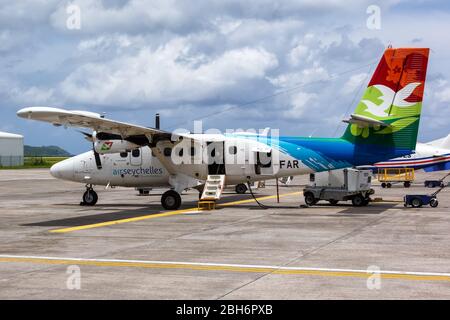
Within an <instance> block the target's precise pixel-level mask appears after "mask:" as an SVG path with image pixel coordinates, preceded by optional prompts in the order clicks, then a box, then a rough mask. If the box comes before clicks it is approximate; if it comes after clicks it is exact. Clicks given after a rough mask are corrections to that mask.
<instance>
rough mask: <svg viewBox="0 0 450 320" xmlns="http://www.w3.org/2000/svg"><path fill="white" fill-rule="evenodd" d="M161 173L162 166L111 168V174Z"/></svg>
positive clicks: (147, 174)
mask: <svg viewBox="0 0 450 320" xmlns="http://www.w3.org/2000/svg"><path fill="white" fill-rule="evenodd" d="M161 174H163V168H156V167H152V166H150V167H148V168H142V167H141V168H125V169H113V176H122V175H123V176H153V175H161Z"/></svg>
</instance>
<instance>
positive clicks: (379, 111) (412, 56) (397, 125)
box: [342, 48, 429, 153]
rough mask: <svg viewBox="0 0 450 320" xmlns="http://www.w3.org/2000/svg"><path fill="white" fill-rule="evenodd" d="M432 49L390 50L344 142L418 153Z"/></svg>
mask: <svg viewBox="0 0 450 320" xmlns="http://www.w3.org/2000/svg"><path fill="white" fill-rule="evenodd" d="M428 55H429V49H428V48H399V49H392V48H389V49H386V51H385V52H384V54H383V56H382V58H381V61H380V62H379V64H378V67H377V68H376V70H375V73H374V74H373V76H372V79H371V80H370V82H369V85H368V87H367V89H366V91H365V92H364V95H363V97H362V99H361V101H360V102H359V104H358V106H357V107H356V111H355V113H354V114H353V115H352V119H350V120H349V121H347V122H349V125H348V127H347V130H346V131H345V133H344V136H343V137H342V138H343V139H345V140H347V141H350V142H352V143H354V144H356V145H370V146H373V147H377V146H380V147H383V148H387V149H396V151H397V152H400V153H402V152H403V151H404V152H407V151H408V150H411V151H412V150H415V146H416V142H417V132H418V128H419V120H420V112H421V108H422V99H423V92H424V89H425V77H426V73H427V65H428Z"/></svg>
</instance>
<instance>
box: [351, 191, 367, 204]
mask: <svg viewBox="0 0 450 320" xmlns="http://www.w3.org/2000/svg"><path fill="white" fill-rule="evenodd" d="M364 201H365V200H364V198H363V196H362V195H360V194H357V195H356V196H354V197H353V198H352V204H353V205H354V206H355V207H361V206H363V205H364Z"/></svg>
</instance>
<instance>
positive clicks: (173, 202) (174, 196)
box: [161, 190, 181, 210]
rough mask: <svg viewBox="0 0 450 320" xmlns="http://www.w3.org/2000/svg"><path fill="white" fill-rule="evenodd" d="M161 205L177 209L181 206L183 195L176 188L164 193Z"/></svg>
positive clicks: (168, 208)
mask: <svg viewBox="0 0 450 320" xmlns="http://www.w3.org/2000/svg"><path fill="white" fill-rule="evenodd" d="M161 205H162V206H163V208H164V209H166V210H177V209H178V208H180V207H181V196H180V194H179V193H178V192H176V191H174V190H169V191H166V192H164V193H163V195H162V197H161Z"/></svg>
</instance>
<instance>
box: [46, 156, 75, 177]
mask: <svg viewBox="0 0 450 320" xmlns="http://www.w3.org/2000/svg"><path fill="white" fill-rule="evenodd" d="M50 174H51V175H52V176H53V177H55V178H57V179H65V180H70V179H72V178H73V174H74V172H73V161H72V159H66V160H64V161H61V162H58V163H56V164H54V165H53V166H52V167H51V168H50Z"/></svg>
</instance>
